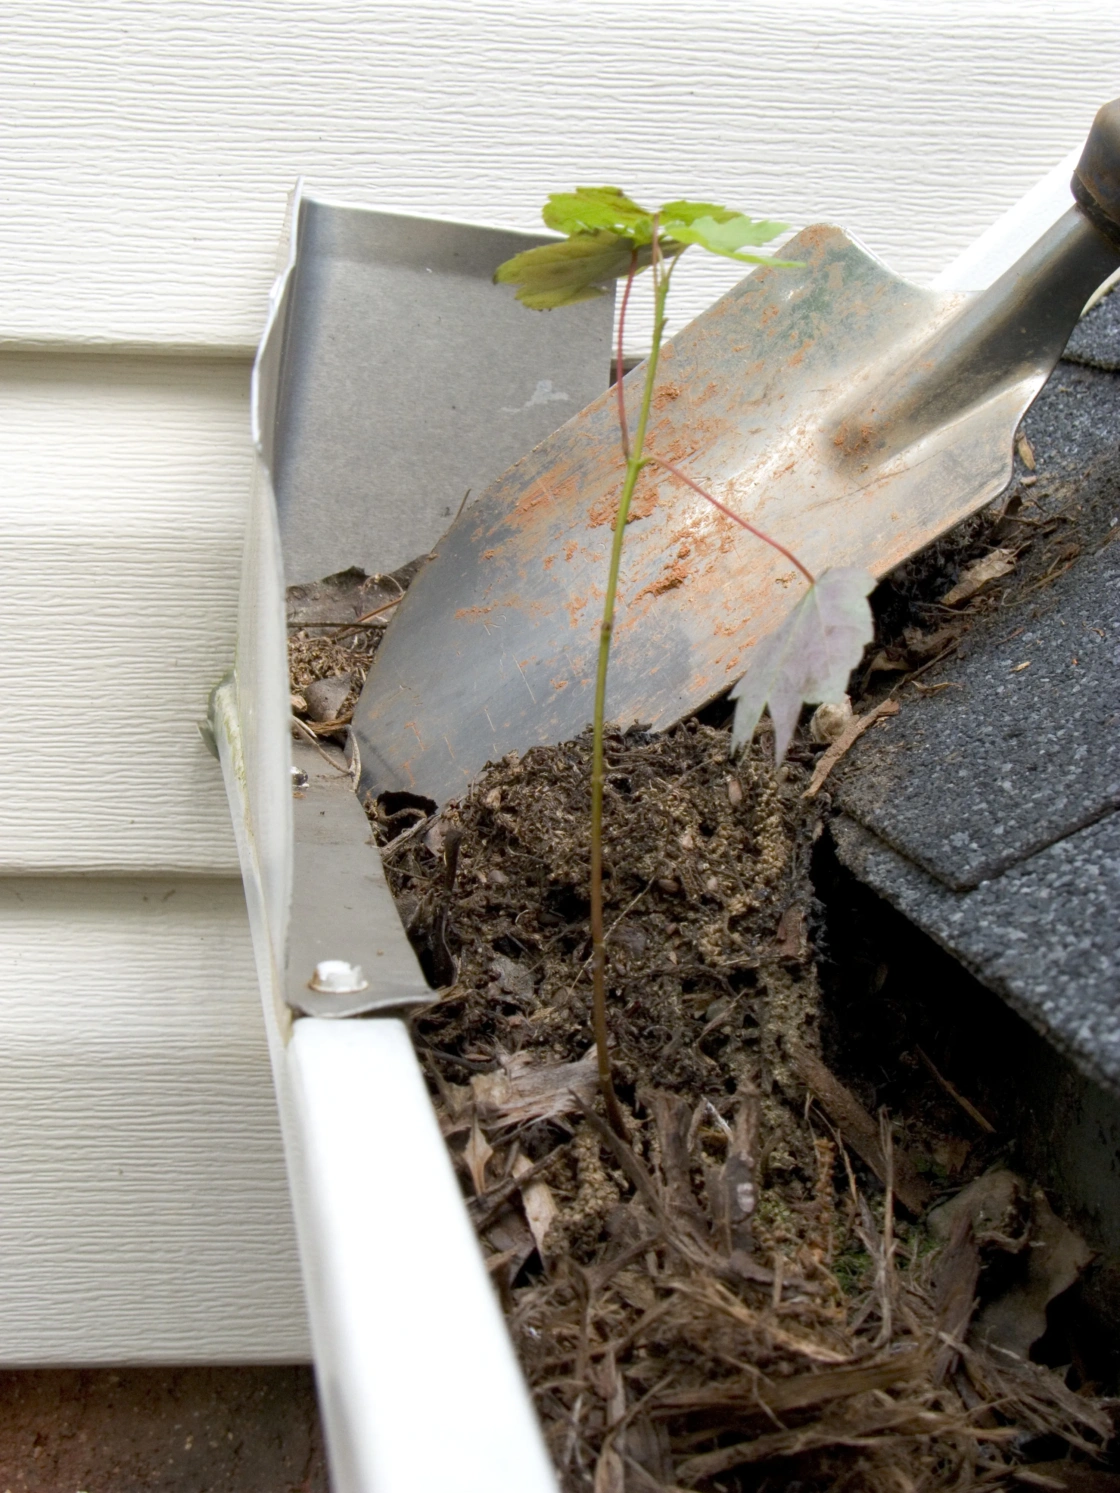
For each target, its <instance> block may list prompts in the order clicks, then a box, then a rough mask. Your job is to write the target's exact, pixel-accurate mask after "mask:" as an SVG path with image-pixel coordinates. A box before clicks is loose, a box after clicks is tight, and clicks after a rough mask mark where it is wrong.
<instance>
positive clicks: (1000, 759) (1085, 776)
mask: <svg viewBox="0 0 1120 1493" xmlns="http://www.w3.org/2000/svg"><path fill="white" fill-rule="evenodd" d="M1047 602H1048V610H1047V611H1046V612H1045V613H1044V615H1042V616H1041V617H1038V618H1029V619H1020V618H1018V617H1015V618H1012V619H1008V618H1004V619H1003V622H1004V626H1003V629H1002V632H1003V634H1004V637H1005V639H1006V640H1005V641H1002V640H1001V639H1000V638H998V637H997V638H994V639H992V640H991V641H990V642H989V643H988V644H987V646H983V647H980V648H978V649H976V650H975V651H973V652H972V653H971V654H970V655H969V656H968V657H966V658H965V659H964V660H963V661H958V662H957V663H956V665H955V666H953V667H949V668H946V669H945V670H943V674H944V677H945V678H946V679H947V680H948V684H949V687H948V688H947V689H945V690H944V691H943V692H942V693H939V694H937V695H932V696H928V697H926V698H925V699H917V700H912V701H907V702H906V708H905V710H904V711H903V712H902V714H901V715H899V716H898V717H897V719H896V720H894V721H892V722H891V723H890V725H889V726H887V727H886V728H884V729H883V730H882V731H879V732H876V733H875V735H874V737H873V741H872V743H871V745H870V747H869V749H868V750H867V751H866V752H865V753H864V754H863V756H862V757H861V761H862V760H863V757H866V758H867V759H869V760H868V764H867V770H865V771H863V772H860V773H859V774H858V775H855V776H853V777H852V778H850V779H849V780H848V782H847V783H846V784H845V787H844V791H843V794H842V802H843V806H844V808H845V810H846V811H847V812H848V813H849V814H851V815H852V816H853V818H855V819H858V820H859V822H860V823H861V824H863V825H865V826H866V827H867V828H868V829H871V830H874V832H875V833H876V834H878V835H879V836H881V838H882V839H884V840H885V841H886V842H887V843H888V844H889V845H893V846H894V848H895V849H896V850H900V851H901V852H902V853H903V854H904V855H907V856H909V857H910V859H911V860H914V861H916V862H917V863H918V864H919V865H921V866H924V867H925V869H926V870H927V871H930V872H932V873H933V875H935V876H936V877H938V878H939V880H941V881H943V882H944V883H945V884H946V885H947V886H950V887H954V888H957V889H958V890H959V889H963V888H966V887H973V886H976V885H978V884H979V883H980V882H981V881H986V880H988V879H989V878H991V877H992V876H998V875H999V874H1000V872H1001V871H1005V870H1006V869H1007V868H1008V867H1009V866H1012V865H1014V864H1015V863H1016V862H1017V861H1021V860H1023V859H1025V858H1026V857H1027V856H1029V855H1032V854H1033V853H1034V852H1035V851H1037V850H1041V849H1043V848H1044V847H1045V846H1047V845H1049V844H1051V843H1052V842H1053V841H1055V840H1058V839H1061V838H1062V837H1063V836H1065V835H1069V834H1072V833H1073V832H1074V831H1075V830H1078V829H1080V828H1082V826H1084V825H1085V824H1088V823H1090V822H1092V821H1093V820H1095V819H1099V818H1100V816H1101V815H1102V814H1103V813H1105V812H1107V811H1108V810H1110V809H1114V808H1118V807H1120V543H1117V544H1110V545H1108V546H1107V547H1106V548H1105V549H1104V550H1103V551H1102V552H1101V553H1100V554H1098V555H1096V556H1093V557H1092V558H1091V559H1086V560H1085V561H1083V562H1082V563H1081V564H1079V565H1075V566H1073V568H1072V569H1070V570H1068V571H1067V572H1066V573H1065V575H1064V576H1062V577H1061V578H1060V579H1059V580H1058V581H1057V582H1056V583H1055V584H1054V586H1053V588H1052V590H1051V592H1050V595H1049V596H1048V598H1047ZM1016 623H1018V625H1016ZM934 809H935V812H933V811H934Z"/></svg>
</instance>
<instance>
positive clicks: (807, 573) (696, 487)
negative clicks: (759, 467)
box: [646, 454, 816, 586]
mask: <svg viewBox="0 0 1120 1493" xmlns="http://www.w3.org/2000/svg"><path fill="white" fill-rule="evenodd" d="M646 460H647V461H652V462H653V463H654V464H655V465H656V466H659V467H664V468H665V470H666V471H667V472H669V473H670V474H671V475H672V476H674V477H676V478H677V479H678V481H680V482H684V483H685V484H687V486H689V487H691V488H692V490H693V492H697V493H699V494H700V496H701V497H702V498H705V499H706V500H707V501H708V502H709V503H711V505H712V507H713V508H718V509H719V511H720V512H721V513H724V514H726V515H727V517H728V518H730V519H733V520H734V521H735V523H737V524H738V525H739V527H740V528H742V529H746V531H747V533H748V534H753V535H754V537H755V538H756V539H761V540H762V542H763V544H768V545H769V546H770V548H771V549H774V550H777V551H778V553H779V555H785V557H786V559H787V560H788V561H789V562H790V564H791V565H796V566H797V568H798V570H800V572H801V574H802V575H803V576H804V577H805V579H806V580H807V581H808V582H809V584H810V586H814V585H816V579H815V577H814V576H813V573H812V571H811V570H807V569H806V568H805V566H804V565H802V563H801V561H800V560H799V559H798V558H797V556H796V555H795V554H794V553H793V551H792V550H787V549H786V547H785V545H784V544H779V543H778V541H777V540H776V539H771V538H770V535H769V534H764V533H763V532H762V530H761V529H756V528H755V526H754V524H749V523H748V522H747V521H746V519H745V518H741V517H740V516H739V514H737V513H736V512H735V511H734V509H732V508H728V506H727V504H726V503H721V502H720V500H719V499H718V498H713V497H712V495H711V493H710V492H707V491H705V489H704V488H702V487H701V486H700V484H699V482H693V480H692V478H691V477H689V476H688V475H687V474H686V473H685V472H682V471H681V469H680V468H679V467H675V466H674V465H673V463H672V462H671V461H665V460H664V458H663V457H660V456H653V455H652V454H651V455H650V456H648V457H647V458H646Z"/></svg>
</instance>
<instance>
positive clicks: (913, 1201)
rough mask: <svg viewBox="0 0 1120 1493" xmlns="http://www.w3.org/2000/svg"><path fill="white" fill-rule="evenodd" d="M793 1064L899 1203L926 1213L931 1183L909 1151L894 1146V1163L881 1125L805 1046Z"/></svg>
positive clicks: (822, 1106)
mask: <svg viewBox="0 0 1120 1493" xmlns="http://www.w3.org/2000/svg"><path fill="white" fill-rule="evenodd" d="M792 1058H793V1066H794V1068H795V1070H796V1072H797V1075H798V1077H799V1078H800V1079H801V1081H802V1083H804V1084H805V1085H806V1086H807V1087H808V1088H810V1089H812V1091H813V1093H814V1094H815V1095H816V1096H817V1099H818V1100H819V1101H820V1104H821V1108H822V1109H823V1110H824V1111H825V1113H826V1114H827V1115H828V1116H829V1118H830V1119H831V1120H832V1121H833V1123H834V1124H835V1125H836V1127H837V1129H838V1130H840V1131H841V1132H842V1134H843V1135H844V1136H845V1137H846V1139H847V1140H848V1141H849V1143H850V1144H851V1147H852V1149H853V1150H854V1151H855V1152H856V1153H857V1154H858V1155H859V1156H860V1157H862V1159H863V1160H864V1161H865V1162H866V1163H867V1165H868V1166H869V1167H870V1168H871V1170H872V1171H873V1172H874V1173H875V1175H876V1176H877V1177H878V1178H879V1181H880V1182H882V1184H883V1186H884V1187H886V1186H892V1187H893V1190H894V1193H895V1195H896V1196H897V1198H898V1200H899V1202H900V1203H901V1204H902V1205H903V1207H904V1208H905V1209H906V1210H907V1212H909V1213H913V1214H914V1215H915V1216H918V1215H920V1214H921V1213H922V1212H924V1210H925V1208H926V1207H927V1205H928V1203H929V1201H930V1196H931V1192H930V1186H929V1183H928V1182H927V1181H926V1180H925V1178H924V1177H923V1176H922V1174H921V1173H920V1172H919V1171H918V1169H917V1167H916V1166H915V1165H914V1163H913V1161H912V1160H911V1159H910V1157H909V1156H908V1155H907V1154H906V1152H905V1151H902V1152H896V1151H894V1148H893V1146H892V1153H893V1154H892V1156H891V1158H890V1165H889V1166H888V1159H887V1157H886V1156H885V1155H884V1153H883V1146H882V1140H881V1138H880V1134H879V1126H878V1125H877V1124H876V1123H875V1121H874V1120H873V1119H872V1118H871V1116H870V1115H869V1114H868V1113H867V1111H866V1110H865V1109H864V1107H863V1105H862V1104H861V1103H860V1102H859V1100H858V1099H857V1098H856V1096H855V1095H854V1094H853V1093H852V1091H851V1090H850V1089H848V1088H846V1087H845V1086H844V1085H843V1084H842V1083H841V1082H840V1080H839V1079H838V1078H837V1077H836V1075H835V1074H834V1073H833V1072H832V1071H831V1069H829V1068H828V1067H826V1066H825V1064H824V1063H822V1062H821V1060H820V1058H819V1057H817V1056H816V1054H815V1053H812V1052H810V1051H809V1050H808V1048H805V1047H797V1048H795V1049H794V1052H793V1053H792Z"/></svg>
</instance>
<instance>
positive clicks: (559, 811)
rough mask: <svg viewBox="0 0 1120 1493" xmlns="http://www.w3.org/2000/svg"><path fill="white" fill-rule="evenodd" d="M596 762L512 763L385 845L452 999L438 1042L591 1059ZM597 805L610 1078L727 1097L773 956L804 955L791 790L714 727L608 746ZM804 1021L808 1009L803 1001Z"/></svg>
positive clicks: (398, 886)
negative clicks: (791, 920)
mask: <svg viewBox="0 0 1120 1493" xmlns="http://www.w3.org/2000/svg"><path fill="white" fill-rule="evenodd" d="M590 757H591V743H590V737H589V736H584V737H581V738H580V739H579V740H577V741H574V742H568V743H565V744H564V745H562V746H559V747H555V748H547V749H546V748H536V749H534V750H532V751H530V752H529V753H527V754H526V756H525V758H524V759H523V760H519V759H518V758H516V757H512V756H511V757H509V758H507V759H506V760H505V761H504V762H503V763H501V764H500V765H499V766H498V767H496V768H491V769H489V770H488V771H487V772H486V773H484V774H483V775H482V777H481V778H480V779H479V781H478V782H477V784H476V785H475V786H474V788H473V789H472V790H471V792H470V793H469V795H468V796H467V797H466V798H465V799H463V800H462V801H461V802H460V803H458V804H455V805H453V806H452V807H451V808H449V809H448V810H447V811H446V812H445V813H444V814H443V815H442V816H441V818H440V820H439V821H438V825H437V826H436V829H435V832H434V833H433V831H432V830H431V829H430V828H429V829H428V830H427V831H426V832H425V834H424V835H421V834H420V833H419V829H417V830H415V831H413V833H412V834H410V835H409V836H408V837H407V838H405V837H401V838H400V839H398V840H396V841H395V842H394V843H393V844H392V845H391V846H390V847H388V848H387V850H386V854H385V864H386V869H387V872H388V875H389V878H390V883H391V885H392V886H393V889H394V891H395V893H396V895H397V897H398V900H399V905H400V908H401V911H402V915H403V916H404V918H405V923H406V927H407V928H408V930H409V933H410V936H411V937H412V938H413V939H414V940H415V942H416V943H417V946H418V948H419V949H420V952H421V958H422V960H423V963H424V965H425V967H426V970H427V971H428V973H429V976H430V977H432V978H434V979H436V980H437V981H440V979H441V976H442V977H443V979H442V982H443V983H451V980H452V974H453V978H454V992H453V993H452V994H449V995H448V996H447V997H445V999H444V1000H443V1001H441V1002H440V1004H439V1006H438V1007H436V1008H435V1009H434V1010H433V1011H432V1012H431V1013H430V1014H429V1015H428V1016H427V1017H425V1018H424V1021H423V1022H422V1023H421V1028H420V1029H421V1031H422V1032H423V1033H424V1035H425V1036H429V1037H431V1038H432V1040H436V1039H437V1038H438V1043H439V1045H441V1046H444V1047H447V1048H449V1049H450V1050H456V1046H455V1044H460V1043H463V1042H466V1043H467V1045H471V1044H472V1043H474V1044H475V1045H477V1043H478V1042H479V1041H483V1040H485V1041H488V1042H490V1043H497V1044H499V1045H500V1046H501V1047H502V1049H503V1050H504V1051H508V1052H517V1051H521V1050H523V1049H525V1048H527V1047H531V1048H532V1049H533V1050H534V1051H535V1052H537V1053H539V1054H540V1055H541V1056H542V1057H546V1058H547V1059H549V1060H552V1061H574V1060H575V1059H577V1058H579V1057H581V1056H582V1055H583V1054H584V1053H585V1052H586V1051H587V1050H588V1047H589V1045H590V1043H591V1040H592V1038H591V1027H590V1020H589V1004H588V1002H589V996H588V992H589V990H590V965H589V955H590V943H589V933H588V907H589V903H588V897H589V892H588V860H589V853H590V852H589V828H588V817H589V816H588V809H587V803H588V798H587V795H588V786H587V785H588V778H589V772H590ZM783 787H784V790H785V791H784V797H783V793H782V791H781V790H782V788H783ZM606 806H607V807H606V824H605V836H604V848H603V859H604V868H605V873H604V874H605V919H606V923H607V927H608V929H609V934H608V944H609V947H610V949H611V960H610V982H611V988H610V999H611V1002H612V1008H613V1011H614V1020H615V1028H614V1036H615V1042H616V1048H617V1051H616V1056H615V1064H616V1071H617V1080H618V1082H619V1083H620V1084H621V1085H622V1086H623V1087H624V1088H627V1089H629V1090H630V1091H633V1090H635V1089H636V1088H637V1086H639V1085H641V1084H650V1083H652V1084H655V1085H658V1086H665V1087H670V1086H671V1087H673V1088H674V1089H675V1090H676V1091H677V1092H679V1093H681V1094H682V1095H684V1096H685V1097H688V1098H690V1099H691V1100H692V1101H693V1102H695V1101H696V1099H697V1098H699V1097H700V1095H701V1094H707V1093H711V1092H713V1091H717V1092H718V1091H721V1090H723V1091H727V1090H728V1086H729V1087H730V1090H734V1088H735V1084H736V1082H737V1074H738V1070H739V1068H740V1067H741V1066H742V1063H743V1062H744V1061H745V1059H746V1056H747V1054H748V1052H751V1053H753V1052H754V1051H755V1050H756V1049H757V1046H758V1042H759V1035H760V1023H759V1020H758V1009H757V1006H758V1002H759V1001H760V1000H761V999H763V998H764V997H765V995H766V990H767V971H766V966H767V965H768V964H774V963H775V961H776V960H778V959H779V958H783V957H784V958H785V959H786V963H787V970H788V971H789V973H788V974H787V975H786V976H783V983H786V982H788V979H789V978H792V972H793V971H794V970H795V969H796V967H797V966H798V963H799V960H798V954H799V952H800V953H803V950H801V949H800V946H799V945H798V943H797V942H796V940H795V942H794V945H793V948H792V958H791V957H790V954H791V950H790V946H789V929H788V927H786V928H784V929H783V930H782V931H781V932H779V925H780V924H781V922H782V916H783V914H784V913H785V912H786V910H787V909H789V908H790V907H791V906H793V905H794V904H799V903H800V902H802V901H803V900H804V898H805V897H806V895H807V891H806V888H807V882H806V879H805V878H806V862H807V850H808V833H807V824H806V821H805V816H804V814H803V813H802V812H801V808H800V804H799V799H798V796H797V785H796V781H795V779H794V778H793V777H792V776H791V777H790V778H789V779H788V780H787V782H786V784H784V785H779V783H778V781H777V779H776V777H775V775H774V773H773V771H772V770H771V769H770V768H768V767H767V766H766V765H765V764H764V762H763V760H762V757H761V754H760V753H756V754H754V755H753V756H751V757H749V758H747V759H746V760H744V761H743V762H741V763H739V764H737V765H736V766H735V767H732V765H731V763H730V762H729V760H728V754H727V736H726V733H725V732H722V731H716V730H713V729H712V728H711V727H707V726H701V725H698V724H697V723H696V722H694V721H692V722H686V723H685V724H684V725H681V726H678V727H676V728H675V729H674V730H672V731H670V732H667V733H666V734H665V735H663V736H650V735H648V734H646V733H644V732H641V731H631V732H629V733H627V734H626V735H625V736H621V735H615V736H613V737H611V738H610V739H609V740H608V744H607V784H606ZM375 814H376V810H375ZM449 844H450V845H451V847H452V850H453V854H454V856H455V860H454V880H453V885H452V886H451V888H450V889H449V888H448V885H447V882H448V874H447V868H448V859H447V849H448V845H449ZM787 921H788V920H787ZM783 938H785V939H786V943H785V944H783V945H782V946H781V948H779V943H780V941H781V940H782V939H783ZM452 961H454V964H452ZM804 1019H805V1021H806V1022H809V1023H811V1022H812V1020H813V1019H814V1013H813V1001H812V1000H809V1001H808V1003H807V1007H806V1010H805V1012H804Z"/></svg>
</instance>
